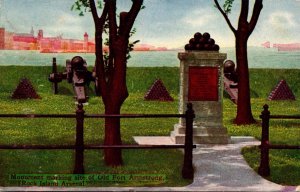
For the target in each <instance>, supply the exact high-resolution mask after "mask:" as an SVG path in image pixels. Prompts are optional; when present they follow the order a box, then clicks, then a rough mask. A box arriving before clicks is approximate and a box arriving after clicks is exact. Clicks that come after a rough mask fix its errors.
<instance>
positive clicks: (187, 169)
mask: <svg viewBox="0 0 300 192" xmlns="http://www.w3.org/2000/svg"><path fill="white" fill-rule="evenodd" d="M185 116H186V130H185V146H184V162H183V167H182V178H184V179H193V178H194V168H193V121H194V118H195V113H194V110H193V105H192V103H188V104H187V111H186V112H185Z"/></svg>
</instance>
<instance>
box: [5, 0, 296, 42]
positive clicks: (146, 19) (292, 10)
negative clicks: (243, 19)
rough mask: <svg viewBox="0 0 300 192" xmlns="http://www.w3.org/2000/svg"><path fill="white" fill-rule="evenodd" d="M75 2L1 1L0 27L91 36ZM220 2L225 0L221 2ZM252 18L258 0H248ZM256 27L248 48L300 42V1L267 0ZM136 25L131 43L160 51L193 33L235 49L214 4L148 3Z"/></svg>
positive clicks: (121, 1) (121, 0)
mask: <svg viewBox="0 0 300 192" xmlns="http://www.w3.org/2000/svg"><path fill="white" fill-rule="evenodd" d="M74 1H75V0H0V4H1V5H0V6H1V8H0V25H2V26H3V25H4V27H5V28H6V29H7V30H8V31H13V32H17V33H29V32H30V30H31V28H32V27H33V29H34V31H35V35H36V33H37V31H38V29H43V30H44V36H58V35H62V36H63V37H64V38H74V39H83V34H84V33H85V32H87V33H88V34H89V35H90V37H91V38H93V34H94V24H93V19H92V16H91V14H90V13H86V15H85V16H83V17H80V16H79V15H78V12H75V11H71V9H70V8H71V6H72V4H73V3H74ZM219 2H220V4H223V3H224V0H219ZM250 3H251V5H252V6H250V11H249V18H250V15H251V13H252V8H253V4H254V0H250ZM263 4H264V7H263V10H262V12H261V15H260V18H259V21H258V23H257V26H256V28H255V30H254V32H253V33H252V35H251V36H250V38H249V41H248V45H249V46H260V45H261V44H262V43H264V42H266V41H270V42H271V43H294V42H298V43H300V19H299V18H300V11H299V10H300V0H264V1H263ZM144 5H145V6H146V9H143V10H141V12H140V13H139V15H138V17H137V19H136V22H135V28H136V29H137V33H136V34H135V35H134V36H133V37H132V38H131V41H134V40H140V41H141V43H143V44H151V45H154V46H157V47H167V48H182V47H183V46H184V45H185V44H186V43H188V41H189V39H190V38H191V37H192V36H193V34H194V33H195V32H201V33H204V32H209V33H210V34H211V37H212V38H214V39H215V41H216V44H219V45H220V46H221V47H233V46H234V44H235V38H234V35H233V33H232V31H231V30H230V29H229V27H228V25H227V24H226V22H225V20H224V18H223V16H222V15H221V13H220V12H219V11H218V10H217V9H216V8H215V7H214V3H213V0H144ZM130 6H131V0H118V9H117V11H118V12H121V11H128V10H129V8H130ZM239 12H240V0H235V1H234V6H233V9H232V13H231V14H230V15H229V18H230V20H231V22H232V24H233V26H234V27H235V28H236V26H237V20H238V17H239Z"/></svg>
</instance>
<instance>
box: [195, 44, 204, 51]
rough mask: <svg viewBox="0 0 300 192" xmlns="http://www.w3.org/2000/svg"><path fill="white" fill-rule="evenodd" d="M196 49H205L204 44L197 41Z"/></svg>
mask: <svg viewBox="0 0 300 192" xmlns="http://www.w3.org/2000/svg"><path fill="white" fill-rule="evenodd" d="M195 49H196V50H199V51H201V50H203V49H204V45H203V44H200V43H197V44H196V46H195Z"/></svg>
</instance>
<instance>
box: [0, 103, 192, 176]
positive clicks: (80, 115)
mask: <svg viewBox="0 0 300 192" xmlns="http://www.w3.org/2000/svg"><path fill="white" fill-rule="evenodd" d="M0 118H76V139H75V145H0V149H24V150H26V149H47V150H55V149H68V150H71V149H74V150H75V165H74V170H73V173H74V174H83V173H84V150H85V149H116V148H117V149H174V148H183V149H184V161H183V166H182V177H183V178H185V179H193V177H194V169H193V153H192V152H193V148H196V146H195V145H193V120H194V118H195V114H194V110H193V106H192V104H191V103H189V104H187V111H186V112H185V114H121V115H104V114H103V115H102V114H101V115H100V114H85V111H84V110H83V105H82V104H78V105H77V110H76V113H75V114H0ZM85 118H185V120H186V136H185V144H183V145H179V144H178V145H85V144H84V139H83V138H84V137H83V136H84V131H83V130H84V120H85Z"/></svg>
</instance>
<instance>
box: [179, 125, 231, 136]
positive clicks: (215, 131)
mask: <svg viewBox="0 0 300 192" xmlns="http://www.w3.org/2000/svg"><path fill="white" fill-rule="evenodd" d="M185 131H186V129H185V127H183V126H178V125H175V126H174V132H175V133H176V134H185ZM193 134H194V135H227V130H226V129H225V128H224V127H212V128H204V127H197V126H196V127H195V126H194V127H193Z"/></svg>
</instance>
